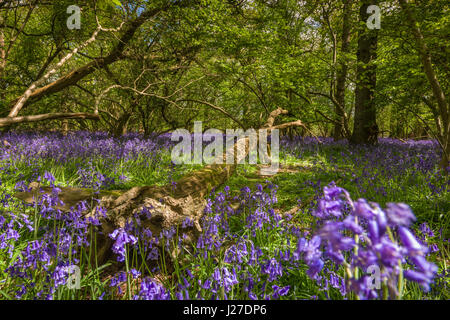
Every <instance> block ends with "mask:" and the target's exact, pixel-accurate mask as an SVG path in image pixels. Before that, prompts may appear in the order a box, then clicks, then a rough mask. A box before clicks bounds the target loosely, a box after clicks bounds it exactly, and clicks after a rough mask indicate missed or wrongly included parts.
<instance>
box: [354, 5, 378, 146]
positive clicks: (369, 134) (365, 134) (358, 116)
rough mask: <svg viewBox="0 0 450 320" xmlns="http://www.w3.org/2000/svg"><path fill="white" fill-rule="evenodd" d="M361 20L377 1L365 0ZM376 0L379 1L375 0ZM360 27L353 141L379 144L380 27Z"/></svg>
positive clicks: (361, 8)
mask: <svg viewBox="0 0 450 320" xmlns="http://www.w3.org/2000/svg"><path fill="white" fill-rule="evenodd" d="M362 2H363V3H362V5H361V7H360V12H359V20H360V23H361V22H366V21H367V19H368V18H369V14H368V13H367V7H368V6H369V5H371V4H373V2H374V1H371V0H364V1H362ZM375 2H376V1H375ZM361 28H362V29H360V30H359V33H358V34H359V39H358V52H357V60H358V66H357V70H356V90H355V119H354V126H353V134H352V137H351V142H352V143H358V144H359V143H365V144H376V143H377V138H378V132H379V130H378V126H377V122H376V108H375V107H376V106H375V100H374V96H375V88H376V82H377V80H376V65H375V60H376V58H377V43H378V31H377V29H373V30H370V29H368V28H367V27H366V26H365V24H364V26H362V27H361Z"/></svg>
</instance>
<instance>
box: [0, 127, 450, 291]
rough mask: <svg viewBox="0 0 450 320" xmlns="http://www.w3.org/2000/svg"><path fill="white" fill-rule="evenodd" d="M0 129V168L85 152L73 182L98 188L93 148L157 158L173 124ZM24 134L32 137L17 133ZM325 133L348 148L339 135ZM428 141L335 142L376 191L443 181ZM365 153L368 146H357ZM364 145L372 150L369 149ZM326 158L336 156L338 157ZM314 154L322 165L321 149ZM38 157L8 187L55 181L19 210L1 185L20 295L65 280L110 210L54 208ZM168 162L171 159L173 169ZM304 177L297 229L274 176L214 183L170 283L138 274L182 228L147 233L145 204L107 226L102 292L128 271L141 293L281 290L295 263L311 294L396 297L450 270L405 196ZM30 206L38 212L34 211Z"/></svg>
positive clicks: (12, 279)
mask: <svg viewBox="0 0 450 320" xmlns="http://www.w3.org/2000/svg"><path fill="white" fill-rule="evenodd" d="M6 139H7V140H8V141H10V142H11V145H12V149H9V151H8V152H0V157H1V159H3V160H6V161H5V165H3V166H2V167H1V168H0V171H1V172H2V174H5V175H11V174H12V173H13V172H14V167H13V165H12V163H13V162H14V161H19V160H20V161H24V159H25V161H26V159H33V158H44V159H50V158H52V159H56V161H60V162H61V163H65V162H68V161H70V160H71V159H73V158H79V159H82V160H83V161H84V162H85V163H87V164H88V165H87V166H84V167H80V168H79V170H78V175H79V176H80V184H82V185H83V186H87V187H93V188H94V189H96V190H98V189H100V188H105V187H108V186H110V185H111V184H114V183H116V181H114V180H112V178H108V177H106V176H104V175H102V174H101V173H100V172H99V171H98V170H97V169H94V166H93V165H92V163H93V162H92V159H93V158H95V157H101V158H102V159H103V160H104V161H105V163H107V162H108V161H109V162H108V163H109V165H111V166H113V167H114V164H115V163H116V162H115V161H117V160H118V159H125V160H127V159H128V160H130V159H131V160H136V159H141V160H142V159H145V160H142V161H147V163H144V164H143V165H145V166H149V165H155V164H157V163H158V161H160V160H161V159H160V158H159V156H158V152H159V151H160V150H161V149H163V148H167V147H168V146H169V145H170V142H169V140H170V137H169V136H161V137H158V138H157V137H155V138H154V139H153V140H145V139H142V137H140V136H139V135H134V134H130V135H128V136H126V137H124V138H123V139H121V140H120V141H119V140H116V139H115V138H111V137H109V136H107V135H105V134H103V133H95V134H92V133H86V134H84V133H77V135H76V136H75V135H71V136H70V137H68V138H65V137H62V136H59V135H58V134H56V133H55V134H42V135H41V134H35V133H33V134H27V133H22V134H14V133H8V136H7V137H6ZM27 141H34V142H33V143H32V144H30V143H25V142H27ZM293 142H294V144H292V145H291V143H292V142H291V141H289V140H286V139H285V140H283V141H282V145H283V146H284V147H285V148H289V149H290V150H291V151H293V152H294V153H295V152H297V151H299V154H300V155H301V154H302V153H305V152H318V151H319V149H320V148H321V147H320V146H318V145H317V143H316V142H315V141H308V139H305V141H303V143H302V144H299V143H295V141H293ZM325 143H326V144H328V145H329V146H331V147H340V146H345V147H346V148H347V146H346V145H345V142H333V141H325ZM297 146H300V149H299V150H297V149H296V148H297ZM435 147H436V146H435V145H433V144H432V143H425V142H423V143H422V142H417V143H416V144H414V145H409V144H408V145H403V144H396V142H394V141H390V140H382V141H381V143H380V145H379V146H378V147H377V148H375V149H373V150H363V149H364V148H365V147H356V149H355V148H353V149H352V148H349V149H348V152H347V151H346V152H344V151H342V154H341V156H342V158H343V159H346V160H345V161H349V162H351V163H352V164H353V165H354V166H356V167H359V168H362V169H361V173H360V174H359V175H355V176H354V177H353V179H354V180H353V182H354V183H355V184H356V185H357V186H358V188H359V189H360V190H361V192H362V193H364V192H363V191H364V190H369V189H373V190H375V191H376V192H378V193H379V194H384V192H386V190H388V189H387V188H388V186H384V185H382V184H380V183H379V182H380V179H379V178H380V177H383V176H387V175H390V176H394V177H398V176H399V175H413V174H414V172H421V173H427V174H428V176H429V177H430V178H429V180H427V181H426V183H427V185H428V186H429V190H430V193H431V194H432V195H439V194H441V193H442V192H443V190H444V189H445V187H446V186H447V185H448V184H447V183H440V180H439V181H438V179H439V178H437V176H436V175H435V173H434V171H433V170H434V166H433V165H431V164H432V163H435V161H436V159H437V157H438V156H439V155H438V154H437V153H436V152H435V150H434V148H435ZM358 148H359V149H358ZM361 148H362V149H361ZM360 149H361V150H360ZM413 149H414V150H413ZM11 150H12V151H11ZM296 150H297V151H296ZM343 150H347V149H343ZM403 151H404V152H403ZM402 152H403V153H402ZM417 152H418V154H419V156H417ZM362 154H369V156H365V158H364V157H362ZM142 155H144V157H142ZM368 157H371V158H372V159H374V161H367V158H368ZM328 160H329V161H328V162H331V163H333V162H335V161H336V160H337V159H333V158H330V159H328ZM380 163H381V165H380ZM30 164H31V163H30ZM315 165H317V167H318V168H322V166H321V165H322V163H320V161H319V162H317V163H315ZM35 169H36V170H33V175H32V177H26V178H25V177H23V176H20V175H19V177H18V178H19V179H20V181H19V182H18V183H17V184H16V189H17V190H21V191H27V190H28V188H27V181H26V180H28V182H29V181H31V180H32V181H40V182H45V183H47V184H49V185H50V186H51V187H52V192H51V193H49V194H41V195H40V197H39V198H38V199H36V202H35V204H34V205H31V206H30V207H29V208H26V210H23V208H19V209H18V208H17V207H15V205H16V201H14V200H13V199H12V197H11V195H9V194H7V193H3V194H1V197H0V201H1V202H2V205H3V209H2V211H1V214H0V255H1V256H2V258H3V257H5V259H6V260H7V261H8V262H7V263H8V267H7V268H6V269H5V270H2V271H4V272H5V273H6V274H7V275H8V282H9V284H11V287H13V286H14V290H15V291H14V294H15V297H16V298H22V297H30V296H31V297H33V298H36V299H53V298H55V297H57V294H58V292H59V291H61V290H59V289H60V288H61V287H62V286H64V285H65V284H66V283H67V281H68V277H69V275H70V270H71V267H73V266H74V265H78V264H80V263H81V262H82V261H80V259H83V256H86V254H85V253H86V251H88V250H90V249H91V248H92V247H93V246H92V243H91V240H92V239H90V237H89V234H91V232H92V231H94V232H97V231H98V229H97V228H98V226H99V224H100V218H101V217H102V216H104V215H105V213H106V212H105V210H104V209H103V208H100V207H98V208H97V210H95V211H93V212H96V215H85V213H86V212H87V211H91V208H90V206H89V205H88V203H86V202H81V203H79V204H78V205H77V206H76V207H75V208H72V209H71V210H69V211H68V212H62V211H61V210H59V209H58V207H59V206H61V205H63V204H62V202H61V201H60V199H59V198H58V193H59V192H60V189H59V188H58V187H57V186H56V185H55V178H54V177H53V176H52V174H51V173H49V172H45V173H44V174H43V175H42V177H41V176H40V175H39V172H40V170H38V168H35ZM411 170H412V171H411ZM173 173H174V172H173V170H171V173H170V174H171V178H170V180H172V174H173ZM427 179H428V178H427ZM173 186H174V187H175V185H173ZM305 187H306V188H313V189H314V191H315V197H314V199H313V200H312V201H311V203H310V204H309V207H311V209H310V211H309V212H310V213H311V214H312V215H313V217H314V218H315V219H314V225H313V228H312V229H311V230H309V231H300V228H299V227H298V225H296V223H295V221H294V219H292V218H293V217H292V215H286V214H284V215H282V214H280V213H278V211H277V210H275V208H274V206H275V205H276V203H277V186H276V185H274V184H272V183H270V182H266V183H265V184H264V185H257V186H256V189H255V190H251V189H250V188H248V187H244V188H242V189H241V190H240V193H239V194H238V195H233V193H232V191H231V190H230V188H229V187H225V189H224V191H223V192H217V193H216V192H213V193H212V194H211V196H210V198H209V199H207V206H206V208H205V216H204V218H203V219H202V221H201V229H202V232H201V234H200V235H199V237H198V238H197V240H196V242H195V243H194V247H195V248H189V249H188V250H189V256H188V257H186V256H181V257H180V261H183V263H187V264H186V265H184V266H182V267H181V268H182V270H178V272H177V277H176V278H177V280H178V284H177V286H176V287H175V288H173V287H172V288H171V289H170V290H168V289H167V288H166V287H165V286H164V285H163V284H162V283H161V282H159V281H156V280H155V279H152V278H151V277H148V276H146V275H147V273H148V271H149V269H150V271H151V272H160V271H161V266H160V265H158V264H159V263H161V262H162V261H163V257H162V254H165V256H166V257H167V256H168V253H169V252H172V249H173V248H172V247H171V245H177V244H178V246H179V252H181V253H184V254H186V250H185V249H186V248H185V247H184V245H183V242H182V241H181V240H182V239H181V238H182V237H183V235H178V231H179V230H176V229H175V228H172V229H168V230H163V231H162V232H160V233H159V234H158V235H153V234H152V231H151V230H150V229H148V228H145V227H143V225H144V224H143V223H142V221H141V220H143V219H144V217H145V219H150V218H151V216H152V208H147V207H143V208H141V209H140V211H138V212H137V213H136V214H135V215H134V216H133V217H132V218H131V219H130V220H129V221H127V222H126V223H125V225H124V226H123V228H118V229H116V230H114V231H113V232H112V233H111V234H109V235H108V236H109V237H110V239H111V240H112V242H113V245H112V251H113V252H114V253H115V258H116V259H115V260H117V262H119V265H120V266H122V265H123V262H128V263H129V267H130V268H129V269H127V271H119V272H118V273H116V275H115V276H114V277H112V278H111V280H110V282H109V286H108V285H107V286H106V288H105V290H106V291H105V292H103V294H102V296H100V298H103V297H105V296H108V297H112V296H114V295H113V294H112V292H118V293H119V295H123V294H124V292H123V291H122V286H123V285H127V282H128V281H129V280H130V279H131V281H133V284H137V285H136V288H137V289H136V290H135V291H134V292H133V294H132V295H130V296H127V297H129V298H131V299H137V300H138V299H139V300H140V299H143V300H147V299H163V300H165V299H236V298H239V299H247V298H249V299H283V297H285V296H288V295H290V294H294V293H293V292H295V290H294V289H293V287H296V286H298V285H299V284H297V283H292V280H291V278H290V275H291V274H298V273H300V272H303V270H305V271H306V276H307V277H308V281H310V282H311V283H313V284H315V285H317V288H319V289H318V290H317V292H316V294H317V295H314V296H313V297H311V298H314V299H317V298H318V295H320V296H321V297H322V296H325V298H331V297H330V296H329V294H330V293H336V292H337V293H339V294H340V295H341V297H345V298H347V297H349V293H350V292H352V293H354V294H356V295H357V296H358V297H359V298H361V299H376V298H386V297H388V298H395V297H398V296H399V295H401V290H402V283H399V279H401V278H402V277H404V278H405V279H407V280H409V281H413V282H416V283H418V284H420V285H421V286H422V287H423V289H424V290H425V291H427V290H429V289H430V288H431V289H432V288H433V287H434V286H435V285H436V284H433V280H434V279H436V277H438V278H439V277H440V278H439V279H441V278H445V277H448V273H447V271H446V270H443V271H442V273H441V274H440V275H438V274H437V267H436V266H435V265H434V264H432V263H430V262H429V261H428V260H427V259H428V257H429V255H430V254H431V253H433V252H436V251H437V250H439V249H438V248H437V246H436V245H435V244H432V245H428V243H427V242H428V240H429V239H433V238H434V237H436V234H435V232H434V231H433V230H431V229H430V228H429V226H428V225H426V224H422V225H421V226H420V227H419V231H418V233H417V235H415V234H414V232H412V231H411V229H410V227H411V225H412V223H413V222H414V221H415V217H414V215H413V213H412V212H411V209H410V208H409V207H408V206H407V205H405V204H396V203H388V204H387V206H386V208H385V209H382V208H380V206H379V205H377V204H376V203H370V202H367V201H366V200H364V199H358V200H356V201H354V200H352V199H351V197H350V194H349V193H348V192H347V191H346V190H344V189H342V188H340V187H338V186H336V185H335V184H330V185H327V186H325V187H323V183H322V182H321V181H320V180H317V181H306V182H305ZM443 188H444V189H443ZM322 191H323V193H322ZM33 211H34V212H35V213H33V214H35V215H34V216H32V215H31V214H30V212H33ZM17 212H20V213H17ZM25 212H26V213H25ZM37 218H39V219H38V220H36V219H37ZM36 221H41V222H40V223H36ZM193 226H194V222H193V221H192V220H191V219H189V218H187V219H185V220H184V221H182V224H181V229H189V228H193ZM243 226H244V227H243ZM302 230H303V229H302ZM275 234H276V235H277V237H276V239H280V238H281V239H283V241H284V242H282V243H281V244H277V245H276V246H275V245H272V243H271V241H272V239H273V238H271V236H273V235H275ZM177 236H178V238H179V239H177ZM131 250H133V252H132V254H130V251H131ZM83 252H84V254H83ZM136 255H137V256H138V257H140V259H141V260H142V261H143V262H142V263H143V264H147V263H148V264H149V265H151V266H152V267H151V268H147V267H143V264H141V265H135V264H133V263H134V262H133V261H132V260H133V259H131V260H128V258H130V257H135V256H136ZM190 259H191V260H190ZM186 261H187V262H186ZM189 262H190V263H189ZM155 265H156V266H155ZM147 266H148V265H147ZM154 266H155V267H154ZM373 266H375V267H377V268H378V269H379V270H380V282H381V285H382V287H383V288H386V289H387V290H384V291H383V289H381V290H379V289H377V287H375V288H374V287H373V277H371V275H370V270H372V269H373V268H372V267H373ZM127 268H128V266H127ZM306 276H305V277H306ZM444 285H446V284H444ZM386 295H387V296H386ZM294 297H295V296H294Z"/></svg>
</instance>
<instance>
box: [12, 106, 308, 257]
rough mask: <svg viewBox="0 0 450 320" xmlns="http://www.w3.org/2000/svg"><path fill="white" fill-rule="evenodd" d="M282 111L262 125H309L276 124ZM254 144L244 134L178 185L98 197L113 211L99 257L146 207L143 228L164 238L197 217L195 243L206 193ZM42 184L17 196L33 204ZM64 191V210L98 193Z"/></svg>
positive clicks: (190, 236) (190, 232) (104, 224)
mask: <svg viewBox="0 0 450 320" xmlns="http://www.w3.org/2000/svg"><path fill="white" fill-rule="evenodd" d="M281 114H287V111H286V110H283V109H281V108H278V109H276V110H274V111H272V112H271V114H270V115H269V118H268V120H267V122H266V124H265V125H264V126H263V128H262V129H266V130H268V132H271V131H272V130H274V129H279V128H286V127H289V126H304V125H303V123H302V122H301V121H300V120H298V121H294V122H290V123H285V124H281V125H278V126H275V125H274V123H275V118H276V117H278V116H279V115H281ZM249 143H250V141H249V137H247V136H242V137H238V139H237V142H236V143H235V144H234V146H232V147H230V148H229V149H227V150H225V152H224V153H223V154H222V155H219V156H218V157H217V158H216V160H215V161H213V163H212V164H210V165H207V166H205V167H203V168H202V169H199V170H197V171H194V172H192V173H190V174H188V175H186V176H184V177H183V178H181V179H180V180H178V181H177V182H176V183H175V184H169V185H165V186H161V187H159V186H143V187H134V188H132V189H130V190H128V191H125V192H124V191H103V192H100V194H99V195H98V196H97V197H99V198H100V204H99V206H101V207H103V208H105V209H106V210H107V215H106V217H105V218H102V219H101V220H100V223H101V227H100V230H101V235H100V236H99V237H98V241H97V248H98V253H97V260H98V261H99V262H100V263H103V262H105V261H106V260H107V259H108V258H109V256H110V253H111V250H110V248H111V246H112V240H111V239H110V238H109V237H108V235H109V234H110V233H112V232H113V231H114V230H115V229H117V228H123V227H124V226H125V223H126V222H127V221H128V220H129V219H132V217H133V216H134V214H136V213H139V212H141V211H142V210H145V208H148V209H150V212H151V216H150V218H149V219H145V217H143V216H142V219H141V222H142V227H146V228H149V229H150V230H151V231H152V234H153V236H154V237H159V235H160V234H161V232H162V231H163V230H169V229H171V228H174V227H175V228H181V225H182V224H183V221H185V220H186V218H189V219H191V220H192V221H193V226H192V227H185V228H183V230H182V233H184V234H185V241H187V242H193V241H195V240H196V239H197V237H198V235H199V234H200V232H201V231H202V230H201V226H200V219H201V218H202V217H203V212H204V207H205V205H206V200H205V196H206V195H207V194H209V193H210V192H211V190H212V189H213V188H217V187H219V186H220V185H222V184H224V183H225V182H226V181H227V180H228V179H229V178H230V176H231V175H232V174H233V173H234V171H235V170H236V167H237V164H238V163H240V162H241V161H242V160H244V159H245V158H246V157H247V155H248V153H249V149H250V148H249ZM230 153H232V154H233V157H234V158H233V159H234V160H235V161H234V162H233V163H231V164H230V163H227V162H226V160H227V159H230V158H231V154H230ZM227 155H228V158H227ZM219 160H222V161H219ZM37 187H38V186H34V188H35V189H34V190H32V191H30V192H18V193H16V194H15V196H16V197H17V198H19V199H22V200H23V201H25V202H27V203H32V202H33V201H34V200H33V196H35V195H36V188H37ZM40 189H41V192H46V193H51V188H50V187H44V188H40ZM60 189H61V192H60V193H59V198H60V199H61V200H62V201H63V202H64V205H63V206H60V207H59V209H61V210H69V209H70V207H71V206H74V205H76V203H78V202H80V201H83V200H91V199H92V197H93V196H94V194H93V192H92V191H89V190H86V189H81V188H73V187H61V188H60ZM95 213H96V210H95V209H94V210H92V211H91V212H88V213H87V215H95ZM180 234H181V233H180Z"/></svg>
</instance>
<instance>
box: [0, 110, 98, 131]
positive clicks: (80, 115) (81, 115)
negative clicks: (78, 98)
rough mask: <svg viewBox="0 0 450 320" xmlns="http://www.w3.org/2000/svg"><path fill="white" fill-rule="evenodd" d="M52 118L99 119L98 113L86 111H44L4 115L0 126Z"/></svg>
mask: <svg viewBox="0 0 450 320" xmlns="http://www.w3.org/2000/svg"><path fill="white" fill-rule="evenodd" d="M54 119H89V120H100V117H99V116H98V114H95V113H87V112H74V113H62V112H61V113H44V114H37V115H32V116H21V117H13V118H10V117H6V118H0V128H1V127H6V126H9V125H12V124H16V123H26V122H38V121H44V120H54Z"/></svg>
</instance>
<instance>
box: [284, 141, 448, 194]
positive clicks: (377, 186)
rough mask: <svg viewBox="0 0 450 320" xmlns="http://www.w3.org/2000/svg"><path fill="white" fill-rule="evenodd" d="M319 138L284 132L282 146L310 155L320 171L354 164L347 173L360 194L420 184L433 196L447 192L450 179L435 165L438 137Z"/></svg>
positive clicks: (296, 153) (290, 151)
mask: <svg viewBox="0 0 450 320" xmlns="http://www.w3.org/2000/svg"><path fill="white" fill-rule="evenodd" d="M320 140H321V142H322V143H321V144H319V143H318V142H317V140H316V139H314V138H312V137H299V136H297V137H292V138H289V137H287V136H284V137H282V138H281V140H280V148H281V150H282V151H284V152H286V153H288V154H291V155H293V156H295V157H297V158H299V159H306V158H309V157H311V158H312V159H313V161H312V163H311V164H312V168H310V169H313V170H315V171H318V173H320V172H328V171H329V170H330V166H331V168H332V169H334V171H339V170H338V169H339V167H351V168H353V169H352V170H351V171H348V172H345V174H346V175H348V177H347V179H350V181H351V182H352V183H353V184H354V185H355V187H356V188H357V190H358V191H359V192H360V193H361V194H367V195H370V196H371V195H372V194H376V195H382V196H383V197H385V198H387V197H392V196H393V195H395V194H396V193H397V192H402V193H403V192H405V187H406V185H421V186H423V192H426V193H427V195H428V196H430V197H431V196H441V195H443V194H445V192H447V191H448V188H449V187H450V180H449V179H446V178H445V175H442V172H441V171H440V170H438V169H437V168H436V163H438V162H439V161H440V158H441V154H442V151H441V149H440V147H439V144H438V143H437V141H433V140H421V141H413V140H408V141H406V142H401V141H399V140H396V139H390V138H380V139H378V145H377V146H366V145H352V144H350V143H348V142H347V141H346V140H340V141H334V140H333V138H321V139H320ZM337 152H338V153H337ZM319 155H320V157H317V156H319ZM321 158H322V159H323V160H318V159H321ZM386 177H389V178H390V179H386ZM392 181H394V182H397V183H391V182H392ZM311 183H313V184H315V183H316V181H312V182H311Z"/></svg>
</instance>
